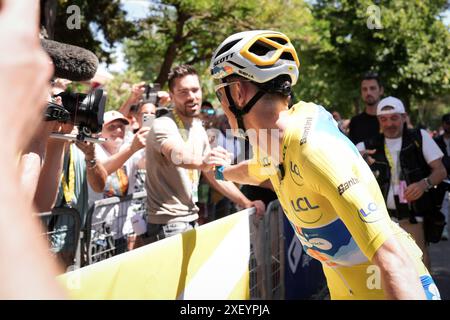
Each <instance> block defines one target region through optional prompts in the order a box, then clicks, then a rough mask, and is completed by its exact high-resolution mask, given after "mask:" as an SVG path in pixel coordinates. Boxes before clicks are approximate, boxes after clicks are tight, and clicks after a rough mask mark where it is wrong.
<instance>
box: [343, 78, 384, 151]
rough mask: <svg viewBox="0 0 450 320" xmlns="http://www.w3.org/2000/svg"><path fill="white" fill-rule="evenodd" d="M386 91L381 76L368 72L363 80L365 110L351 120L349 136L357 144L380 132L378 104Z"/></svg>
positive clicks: (362, 89)
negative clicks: (377, 113)
mask: <svg viewBox="0 0 450 320" xmlns="http://www.w3.org/2000/svg"><path fill="white" fill-rule="evenodd" d="M383 93H384V89H383V86H382V85H381V81H380V78H379V77H378V75H377V74H375V73H367V74H366V75H364V77H363V79H362V81H361V98H362V100H363V101H364V108H365V109H364V111H363V112H361V113H360V114H358V115H356V116H354V117H353V118H351V120H350V125H349V132H348V134H349V138H350V140H351V141H352V142H353V143H354V144H357V143H358V142H360V141H363V140H365V139H369V138H372V137H374V136H376V135H377V134H378V133H380V126H379V124H378V120H377V116H376V112H377V104H378V102H379V101H380V98H381V96H382V95H383Z"/></svg>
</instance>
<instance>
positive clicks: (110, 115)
mask: <svg viewBox="0 0 450 320" xmlns="http://www.w3.org/2000/svg"><path fill="white" fill-rule="evenodd" d="M114 120H121V121H122V122H123V123H125V124H130V122H129V121H128V119H127V118H125V116H124V115H123V114H122V113H120V112H119V111H107V112H105V113H104V114H103V125H104V126H105V125H107V124H108V123H110V122H112V121H114Z"/></svg>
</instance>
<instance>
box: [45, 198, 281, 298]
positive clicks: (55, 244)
mask: <svg viewBox="0 0 450 320" xmlns="http://www.w3.org/2000/svg"><path fill="white" fill-rule="evenodd" d="M254 212H255V211H254V210H253V213H250V214H249V219H250V261H249V273H250V281H249V289H250V299H253V300H258V299H264V300H271V299H283V298H284V269H285V261H284V260H285V259H284V257H285V252H284V250H285V248H284V242H285V239H284V232H283V220H282V219H283V214H284V213H283V210H282V209H281V206H280V204H279V202H278V200H276V201H273V202H271V203H270V204H269V205H268V207H267V210H266V212H265V214H264V216H263V217H262V218H259V217H256V214H254ZM134 214H139V215H141V216H142V217H143V219H145V221H146V218H147V206H146V193H145V191H143V192H138V193H134V194H131V195H128V196H125V197H120V198H119V197H111V198H107V199H102V200H98V201H96V202H95V203H94V204H93V205H92V206H91V207H90V209H89V210H88V213H87V215H86V225H85V227H84V228H83V229H82V228H81V219H80V214H79V213H78V211H77V210H75V209H71V208H55V209H53V210H52V212H45V213H41V214H39V216H40V218H41V220H42V221H43V223H44V225H45V226H46V228H47V230H48V231H47V233H46V236H47V237H48V239H49V241H50V244H51V251H53V252H54V253H55V255H57V256H59V257H60V258H61V259H63V261H64V264H65V266H66V268H67V267H69V266H72V267H74V268H79V267H83V266H86V265H90V264H94V263H96V262H99V261H102V260H105V259H108V258H110V257H112V256H114V255H116V254H120V253H123V252H125V251H128V246H129V245H130V243H128V242H127V241H128V237H127V234H126V232H124V226H125V223H127V220H128V223H130V222H129V220H130V219H129V218H130V216H131V215H134ZM63 217H66V219H63ZM67 217H69V218H70V219H67ZM70 220H71V221H72V223H70ZM128 231H131V229H130V226H128ZM61 239H62V240H64V241H62V240H61Z"/></svg>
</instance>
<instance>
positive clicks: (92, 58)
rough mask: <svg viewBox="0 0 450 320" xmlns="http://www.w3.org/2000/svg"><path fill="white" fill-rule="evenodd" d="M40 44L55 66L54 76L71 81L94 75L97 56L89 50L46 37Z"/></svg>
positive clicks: (88, 78)
mask: <svg viewBox="0 0 450 320" xmlns="http://www.w3.org/2000/svg"><path fill="white" fill-rule="evenodd" d="M41 45H42V47H43V48H44V50H45V51H46V52H47V54H48V55H49V56H50V58H51V59H52V61H53V64H54V66H55V73H54V77H56V78H62V79H68V80H72V81H87V80H90V79H92V78H93V77H94V75H95V73H96V71H97V67H98V58H97V57H96V55H95V54H93V53H92V52H91V51H89V50H86V49H83V48H80V47H77V46H73V45H70V44H66V43H61V42H57V41H53V40H48V39H41Z"/></svg>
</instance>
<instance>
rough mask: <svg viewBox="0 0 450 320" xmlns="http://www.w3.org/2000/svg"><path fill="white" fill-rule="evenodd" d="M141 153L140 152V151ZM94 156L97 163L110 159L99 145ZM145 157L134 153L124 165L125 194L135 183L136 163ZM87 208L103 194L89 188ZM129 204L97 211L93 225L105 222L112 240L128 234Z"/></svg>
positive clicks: (102, 196) (130, 230) (102, 208)
mask: <svg viewBox="0 0 450 320" xmlns="http://www.w3.org/2000/svg"><path fill="white" fill-rule="evenodd" d="M127 146H128V144H125V143H124V144H123V145H122V147H121V148H120V150H122V149H123V148H125V147H127ZM140 151H141V150H140ZM95 155H96V158H97V160H98V161H104V160H106V159H108V158H109V157H111V155H110V153H109V152H108V151H106V150H105V149H104V148H103V147H102V146H101V145H98V144H96V145H95ZM143 155H144V156H145V153H143V152H135V153H134V154H133V155H132V156H131V157H130V158H129V159H128V160H127V161H126V162H125V163H124V167H125V171H126V174H127V176H128V191H127V194H131V193H133V190H134V185H135V183H136V171H137V169H138V162H139V160H140V159H141V158H142V156H143ZM88 190H89V207H91V206H92V205H93V204H94V202H95V201H97V200H101V199H104V198H105V197H104V194H103V193H102V192H95V191H94V190H92V188H91V187H90V186H89V188H88ZM129 205H130V202H122V203H120V204H116V205H113V206H105V207H100V208H99V209H97V210H96V211H95V212H94V214H93V217H92V222H93V224H96V223H98V222H99V221H104V220H105V221H106V223H107V224H108V225H110V226H111V231H112V234H113V236H114V239H119V238H121V237H122V236H123V234H128V233H131V232H132V229H131V225H130V223H129V220H130V218H131V217H130V214H131V213H129V212H128V211H129V210H128V207H129Z"/></svg>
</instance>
